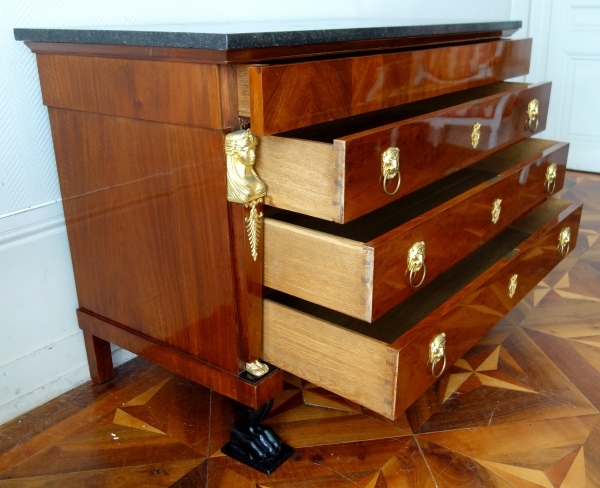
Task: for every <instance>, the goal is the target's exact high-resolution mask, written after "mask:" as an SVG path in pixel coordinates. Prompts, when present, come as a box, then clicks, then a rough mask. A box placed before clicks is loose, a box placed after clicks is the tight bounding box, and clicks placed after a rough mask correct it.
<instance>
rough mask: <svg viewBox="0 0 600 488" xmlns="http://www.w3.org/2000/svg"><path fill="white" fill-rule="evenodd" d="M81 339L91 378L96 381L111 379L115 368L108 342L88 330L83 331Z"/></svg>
mask: <svg viewBox="0 0 600 488" xmlns="http://www.w3.org/2000/svg"><path fill="white" fill-rule="evenodd" d="M83 340H84V342H85V352H86V354H87V359H88V365H89V368H90V377H91V378H92V380H94V381H95V382H96V383H104V382H105V381H107V380H109V379H111V378H112V377H113V376H114V375H115V370H114V369H113V362H112V353H111V351H110V342H106V341H104V340H102V339H100V338H99V337H95V336H93V335H92V334H90V333H88V332H84V333H83Z"/></svg>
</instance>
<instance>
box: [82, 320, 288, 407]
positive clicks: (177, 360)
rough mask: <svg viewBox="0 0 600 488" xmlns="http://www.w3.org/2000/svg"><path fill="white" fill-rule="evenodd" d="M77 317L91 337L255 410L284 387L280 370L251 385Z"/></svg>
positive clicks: (172, 351) (121, 328)
mask: <svg viewBox="0 0 600 488" xmlns="http://www.w3.org/2000/svg"><path fill="white" fill-rule="evenodd" d="M77 316H78V319H79V325H80V327H81V328H82V329H83V330H84V331H85V332H87V333H88V334H92V335H94V336H96V337H100V338H102V339H104V340H105V341H108V342H112V343H114V344H119V345H120V346H121V347H123V348H124V349H127V350H128V351H131V352H134V353H135V354H137V355H139V356H142V357H143V358H146V359H149V360H150V361H152V362H154V363H156V364H159V365H160V366H163V367H165V368H167V369H168V370H170V371H174V372H175V371H176V372H177V374H179V375H181V376H184V377H186V378H189V379H191V380H193V381H196V382H197V383H200V384H201V385H204V386H206V387H207V388H210V389H211V390H214V391H216V392H217V393H220V394H222V395H225V396H227V397H229V398H233V399H234V400H237V401H238V402H241V403H243V404H245V405H248V406H250V407H252V408H259V407H260V406H262V405H264V404H265V403H266V402H268V401H269V400H270V399H271V398H273V397H274V396H275V395H276V394H277V393H278V392H279V391H281V388H282V386H283V372H282V371H281V370H275V371H273V372H272V373H270V374H269V375H268V376H265V377H264V378H263V379H261V380H260V381H259V382H258V383H250V382H249V381H245V380H243V379H241V378H240V377H239V376H237V374H231V373H228V372H227V371H223V370H221V369H218V368H215V367H214V366H212V365H211V364H208V363H206V362H204V361H200V360H198V359H196V358H193V357H191V356H189V355H187V354H185V353H183V352H181V351H180V350H177V349H173V348H171V347H168V346H167V345H165V344H160V343H158V342H157V341H155V340H153V339H152V338H150V337H147V336H144V335H143V334H139V333H136V332H135V331H133V330H128V329H127V328H125V327H124V326H122V325H120V324H117V323H115V322H112V321H111V322H110V323H109V322H105V321H104V320H101V319H100V318H98V317H95V316H92V315H90V314H88V313H86V312H84V311H82V310H78V311H77Z"/></svg>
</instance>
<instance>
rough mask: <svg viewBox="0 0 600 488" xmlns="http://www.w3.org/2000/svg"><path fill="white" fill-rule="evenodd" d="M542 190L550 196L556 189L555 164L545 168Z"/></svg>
mask: <svg viewBox="0 0 600 488" xmlns="http://www.w3.org/2000/svg"><path fill="white" fill-rule="evenodd" d="M544 189H545V190H546V191H547V192H548V193H549V194H550V195H552V194H553V193H554V190H555V189H556V164H554V163H552V164H549V165H548V167H547V168H546V181H545V182H544Z"/></svg>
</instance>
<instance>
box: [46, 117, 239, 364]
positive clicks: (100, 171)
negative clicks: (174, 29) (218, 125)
mask: <svg viewBox="0 0 600 488" xmlns="http://www.w3.org/2000/svg"><path fill="white" fill-rule="evenodd" d="M49 113H50V120H51V124H52V133H53V138H54V146H55V152H56V159H57V164H58V171H59V177H60V184H61V192H62V196H63V205H64V209H65V217H66V221H67V232H68V236H69V244H70V247H71V253H72V258H73V268H74V272H75V280H76V286H77V294H78V299H79V305H80V307H82V308H85V309H87V310H91V311H93V312H95V313H97V314H99V315H101V316H103V317H107V318H108V319H111V320H114V321H115V322H118V323H121V324H124V325H126V326H127V327H130V328H131V329H134V330H137V331H139V332H141V333H143V334H146V335H148V336H150V337H153V338H154V339H156V340H157V341H160V342H162V343H164V344H166V345H169V346H170V347H173V348H176V349H178V350H180V351H181V352H183V353H186V354H189V355H191V356H193V357H195V358H198V359H201V360H203V361H206V362H209V363H211V364H213V365H215V366H217V367H220V368H223V369H224V370H226V371H229V372H231V373H234V374H237V373H238V371H239V364H238V361H239V358H240V354H241V346H240V332H239V329H238V323H237V313H238V309H237V303H236V292H235V287H234V275H233V262H232V256H231V246H232V242H231V237H230V235H229V226H228V225H227V222H228V204H227V201H226V200H225V198H223V195H224V194H225V191H226V188H225V185H226V183H225V182H226V177H225V162H224V158H223V155H222V152H221V151H222V147H223V135H222V133H221V132H220V131H211V130H206V129H199V128H192V127H184V126H177V125H167V124H157V123H153V122H146V121H139V120H133V119H127V118H121V117H111V116H105V115H99V114H91V113H86V112H76V111H69V110H61V109H54V108H51V109H50V110H49ZM208 202H210V203H208ZM217 328H218V332H219V333H215V330H216V329H217Z"/></svg>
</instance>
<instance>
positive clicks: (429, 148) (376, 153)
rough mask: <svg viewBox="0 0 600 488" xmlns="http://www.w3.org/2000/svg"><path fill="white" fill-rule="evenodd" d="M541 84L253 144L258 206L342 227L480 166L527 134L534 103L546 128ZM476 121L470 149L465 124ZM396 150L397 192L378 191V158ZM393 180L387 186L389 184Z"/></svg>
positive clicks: (479, 91)
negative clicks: (263, 187)
mask: <svg viewBox="0 0 600 488" xmlns="http://www.w3.org/2000/svg"><path fill="white" fill-rule="evenodd" d="M550 88H551V85H550V84H549V83H545V84H540V85H527V84H524V83H496V84H492V85H486V86H483V87H479V88H473V89H470V90H466V91H462V92H460V93H452V94H449V95H444V96H441V97H436V98H433V99H428V100H423V101H420V102H415V103H412V104H407V105H403V106H401V107H396V108H393V109H388V110H384V111H380V112H374V113H371V114H367V115H362V116H358V117H351V118H349V119H346V120H342V121H336V122H333V123H330V124H322V125H319V126H315V127H310V128H308V129H303V130H298V131H293V132H289V133H286V134H281V135H280V136H267V137H262V138H261V139H260V144H259V146H258V149H257V163H256V167H257V170H258V171H259V173H260V175H261V177H262V178H263V179H264V180H265V182H266V183H267V186H268V188H269V192H268V195H267V197H266V203H267V204H269V205H273V206H275V207H278V208H284V209H286V210H292V211H294V212H299V213H303V214H306V215H311V216H313V217H318V218H322V219H326V220H333V221H334V222H339V223H346V222H349V221H351V220H353V219H356V218H358V217H360V216H362V215H365V214H367V213H369V212H371V211H373V210H375V209H377V208H380V207H382V206H383V205H386V204H388V203H389V202H392V201H394V200H396V199H398V198H401V197H402V196H404V195H407V194H409V193H411V192H413V191H415V190H418V189H419V188H422V187H423V186H425V185H427V184H430V183H432V182H434V181H437V180H439V179H440V178H442V177H444V176H445V175H448V174H450V173H452V172H455V171H457V170H459V169H461V168H464V167H466V166H469V165H471V164H473V163H476V162H477V161H480V160H481V159H483V158H484V157H486V156H489V155H490V154H492V153H494V152H495V151H498V150H499V149H502V148H504V147H507V146H509V145H510V144H514V143H515V142H518V141H520V140H523V139H524V138H528V137H530V136H531V135H533V133H532V132H531V131H530V130H528V128H527V127H526V125H525V122H526V120H527V116H526V110H527V105H528V104H529V102H530V101H531V100H532V99H534V98H535V99H538V100H539V102H540V109H539V113H540V115H539V127H537V132H541V131H542V130H544V129H545V127H546V116H547V113H548V103H549V98H550ZM475 122H478V123H480V124H481V129H480V133H481V136H480V140H479V144H478V145H477V148H475V149H474V148H473V147H472V144H471V132H472V126H473V124H474V123H475ZM389 147H397V148H398V149H399V151H400V173H401V175H402V183H401V185H400V188H399V190H398V192H397V193H396V194H395V195H393V196H390V195H387V194H386V193H385V192H384V191H383V189H382V176H381V154H382V152H383V151H385V150H386V149H387V148H389ZM396 182H397V180H396V179H394V180H393V181H392V182H391V183H389V184H388V185H389V186H390V187H395V185H396Z"/></svg>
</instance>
